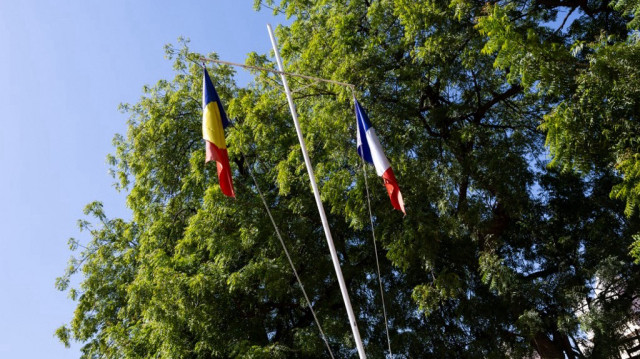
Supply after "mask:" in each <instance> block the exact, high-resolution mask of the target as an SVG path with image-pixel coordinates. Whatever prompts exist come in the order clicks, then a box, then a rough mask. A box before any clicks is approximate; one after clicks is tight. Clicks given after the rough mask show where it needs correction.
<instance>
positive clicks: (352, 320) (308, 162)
mask: <svg viewBox="0 0 640 359" xmlns="http://www.w3.org/2000/svg"><path fill="white" fill-rule="evenodd" d="M267 30H269V37H270V38H271V45H272V46H273V52H274V53H275V55H276V61H277V62H278V68H279V69H280V71H281V72H282V73H281V74H280V76H281V77H282V85H283V86H284V92H285V93H286V94H287V101H288V102H289V110H291V117H293V124H294V125H295V127H296V133H297V134H298V140H299V141H300V149H301V150H302V155H303V156H304V163H305V165H306V167H307V172H308V173H309V180H310V181H311V187H312V188H313V195H314V197H315V199H316V205H317V206H318V212H320V218H321V219H322V227H323V228H324V234H325V236H326V237H327V244H328V245H329V252H331V260H332V261H333V268H334V269H335V271H336V276H337V277H338V284H340V292H341V293H342V299H343V301H344V305H345V307H346V308H347V315H348V316H349V324H351V330H352V331H353V337H354V339H355V342H356V346H357V348H358V354H359V355H360V359H365V358H366V357H367V356H366V354H365V353H364V346H363V345H362V339H360V332H359V331H358V323H357V322H356V316H355V315H354V314H353V309H352V308H351V300H349V292H348V291H347V284H346V283H345V282H344V278H343V277H342V269H340V262H339V260H338V254H337V252H336V248H335V246H334V245H333V239H332V238H331V230H330V229H329V222H328V221H327V215H326V214H325V212H324V206H323V205H322V200H321V199H320V192H319V191H318V184H317V183H316V177H315V175H314V174H313V167H312V166H311V160H310V159H309V154H308V153H307V146H306V145H305V143H304V137H303V136H302V130H301V129H300V123H299V122H298V114H297V112H296V105H295V104H294V103H293V98H292V97H291V91H290V90H289V85H288V84H287V78H286V77H285V75H284V73H283V72H284V67H283V65H282V59H281V58H280V52H279V51H278V44H277V43H276V38H275V36H274V35H273V30H272V29H271V25H270V24H267Z"/></svg>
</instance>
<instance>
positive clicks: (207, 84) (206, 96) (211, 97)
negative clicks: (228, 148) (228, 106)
mask: <svg viewBox="0 0 640 359" xmlns="http://www.w3.org/2000/svg"><path fill="white" fill-rule="evenodd" d="M203 69H204V91H202V108H203V109H204V108H206V107H207V105H208V104H209V102H213V101H215V102H217V103H218V109H219V110H220V117H221V120H222V128H227V126H229V119H228V118H227V114H226V113H225V112H224V107H222V102H220V97H219V96H218V93H217V92H216V88H215V87H213V82H211V78H209V73H208V72H207V69H206V68H204V67H203Z"/></svg>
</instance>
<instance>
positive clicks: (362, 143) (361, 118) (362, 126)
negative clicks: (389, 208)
mask: <svg viewBox="0 0 640 359" xmlns="http://www.w3.org/2000/svg"><path fill="white" fill-rule="evenodd" d="M353 100H354V102H355V108H356V121H357V122H358V126H357V136H358V138H357V142H358V154H359V155H360V157H362V159H363V160H365V161H367V162H369V163H371V164H373V165H374V167H375V168H376V172H377V173H378V176H381V177H382V179H383V180H384V186H385V187H387V192H389V198H390V199H391V205H393V208H395V209H397V210H398V211H402V213H404V214H405V215H406V214H407V213H406V212H405V211H404V200H403V199H402V193H400V187H398V181H396V176H395V175H394V174H393V170H392V169H391V164H389V160H388V159H387V156H385V155H384V152H383V151H382V146H381V145H380V140H378V136H377V135H376V131H375V130H374V129H373V127H372V126H371V122H370V121H369V117H368V116H367V113H366V112H364V109H363V108H362V107H361V106H360V104H359V103H358V100H356V99H355V98H354V99H353Z"/></svg>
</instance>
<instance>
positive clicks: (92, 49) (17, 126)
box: [0, 0, 284, 358]
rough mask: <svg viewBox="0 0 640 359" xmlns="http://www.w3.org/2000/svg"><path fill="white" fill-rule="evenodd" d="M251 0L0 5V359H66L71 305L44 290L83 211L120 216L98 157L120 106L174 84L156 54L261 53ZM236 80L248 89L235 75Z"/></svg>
mask: <svg viewBox="0 0 640 359" xmlns="http://www.w3.org/2000/svg"><path fill="white" fill-rule="evenodd" d="M252 4H253V0H244V1H238V0H236V1H234V0H211V1H174V2H170V1H158V0H156V1H150V0H136V1H134V0H130V1H123V0H114V1H81V0H77V1H64V0H62V1H60V0H59V1H53V0H41V1H35V0H20V1H18V0H16V1H9V0H6V1H0V111H1V115H0V121H1V123H2V127H1V130H0V163H1V164H2V173H1V175H0V358H77V357H78V356H79V346H78V345H75V346H73V347H72V348H71V349H65V348H64V346H63V345H62V344H60V343H59V342H58V341H57V339H56V338H55V337H54V335H53V333H54V331H55V329H56V328H57V327H59V326H60V325H62V324H64V323H66V322H67V321H68V320H69V319H70V318H71V315H72V311H73V309H74V303H73V302H72V301H71V300H70V299H68V298H67V295H66V293H62V292H58V291H57V290H56V289H55V288H54V281H55V278H56V277H57V276H59V275H61V274H62V273H63V271H64V268H65V267H66V263H67V260H68V259H69V256H70V254H71V253H70V251H69V250H68V247H67V240H68V238H69V237H76V238H79V239H81V240H82V239H84V240H86V236H84V235H83V234H81V233H79V231H78V229H77V227H76V221H77V220H78V219H79V218H83V215H82V209H83V207H84V206H85V205H86V204H87V203H88V202H90V201H93V200H100V201H102V202H103V203H104V206H105V210H106V212H107V215H109V216H110V217H116V216H124V217H127V216H128V211H127V209H126V208H125V205H124V203H125V200H124V195H122V194H119V193H117V192H116V191H115V190H114V189H113V186H112V183H113V179H112V178H111V177H110V176H109V175H108V173H107V171H108V166H107V165H106V163H105V157H106V155H107V154H108V153H110V152H111V151H112V147H111V139H112V138H113V135H114V134H115V133H124V132H125V131H126V126H125V122H126V120H127V118H126V116H125V115H123V114H121V113H119V112H118V110H117V107H118V104H119V103H121V102H130V103H133V102H136V101H137V99H138V98H139V97H140V94H141V89H142V87H143V85H145V84H153V83H155V82H156V81H157V80H159V79H163V78H166V79H169V78H172V77H173V72H172V70H171V63H170V62H169V61H167V60H166V59H164V52H163V46H164V45H165V44H167V43H174V44H175V43H176V42H177V41H176V39H177V38H178V37H179V36H184V37H187V38H190V39H191V44H190V47H191V48H192V49H193V50H194V51H198V52H203V53H207V52H217V53H218V54H219V55H220V58H221V59H224V60H228V61H234V62H243V61H244V58H245V56H246V54H247V53H249V52H251V51H257V52H260V53H266V52H267V51H269V50H270V42H269V37H268V34H267V31H266V26H265V24H266V23H267V22H270V23H272V24H273V25H274V26H275V25H277V24H278V23H279V22H281V21H284V20H283V19H282V18H274V17H273V16H272V14H271V10H269V9H263V10H262V11H261V12H259V13H256V12H255V11H253V9H252ZM237 78H238V80H239V82H240V83H246V82H248V81H249V80H250V77H249V75H248V74H247V73H246V72H244V70H238V76H237Z"/></svg>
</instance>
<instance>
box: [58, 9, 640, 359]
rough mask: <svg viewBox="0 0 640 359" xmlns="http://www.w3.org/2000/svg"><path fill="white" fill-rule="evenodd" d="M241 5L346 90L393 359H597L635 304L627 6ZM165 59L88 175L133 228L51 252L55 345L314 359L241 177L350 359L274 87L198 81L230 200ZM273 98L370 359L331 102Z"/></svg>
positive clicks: (356, 234)
mask: <svg viewBox="0 0 640 359" xmlns="http://www.w3.org/2000/svg"><path fill="white" fill-rule="evenodd" d="M256 6H257V7H261V6H268V7H270V8H273V9H274V11H276V12H283V13H285V14H286V15H287V16H289V17H291V18H292V20H293V21H292V23H291V25H290V26H288V27H280V28H278V31H277V33H278V37H279V39H280V44H281V47H282V55H283V58H284V60H285V65H286V67H287V69H288V70H290V71H292V72H299V73H305V74H312V75H315V76H320V77H325V78H332V79H335V80H339V81H346V82H350V83H353V84H355V85H356V89H357V91H356V92H357V96H358V98H359V99H360V101H361V102H362V103H363V105H364V106H365V107H366V108H367V110H368V112H369V115H370V117H371V119H372V122H373V124H374V126H375V127H376V131H377V132H378V134H379V136H380V138H381V139H382V142H383V145H384V147H385V150H386V151H387V154H388V157H389V158H390V161H391V163H392V165H393V168H394V171H395V173H396V175H397V177H398V180H399V183H400V186H401V189H402V192H403V195H404V198H405V202H406V208H407V216H406V217H404V218H403V217H402V215H401V214H400V213H399V212H398V211H394V210H393V209H392V208H391V205H390V204H389V200H388V198H387V195H386V191H385V190H384V189H383V187H382V185H381V184H380V179H379V177H377V176H375V173H373V171H372V170H369V171H368V173H367V175H368V179H369V183H370V184H371V187H372V188H371V192H372V205H373V209H374V216H375V221H376V231H377V234H378V239H379V241H380V247H382V248H383V260H382V263H381V264H382V276H383V278H382V279H383V282H384V286H385V291H386V295H385V297H386V298H387V299H388V305H389V308H388V312H389V317H390V320H389V324H390V331H391V340H392V348H393V351H394V354H396V355H397V356H398V357H407V358H409V357H410V358H460V357H464V358H521V357H524V356H529V355H531V354H533V353H534V352H535V353H537V354H538V355H539V356H541V357H543V358H559V357H568V358H586V357H594V358H604V357H613V356H615V355H616V353H617V352H618V351H619V348H620V347H621V346H622V345H623V344H624V338H623V336H622V330H623V325H624V324H625V323H626V322H627V321H628V320H629V319H630V318H631V317H632V315H633V314H634V309H633V305H634V301H635V302H636V303H637V300H638V299H637V298H638V295H639V294H640V272H639V271H638V266H637V265H636V264H634V262H633V258H632V257H631V255H630V254H629V248H630V246H631V245H632V244H633V243H634V237H633V235H634V233H638V232H639V231H640V228H639V227H640V223H639V222H638V220H637V217H635V216H628V214H630V213H631V210H630V208H633V207H634V205H635V204H634V203H635V202H634V201H635V199H634V195H635V194H634V193H635V192H634V191H636V190H635V186H636V180H635V179H634V178H635V177H634V176H637V177H639V178H640V174H634V173H635V172H634V171H637V170H635V167H637V165H636V164H635V162H634V161H635V159H636V158H640V157H637V156H640V155H637V154H636V153H637V152H638V151H637V150H636V147H635V146H636V145H635V139H636V138H637V137H636V136H637V133H638V132H637V130H636V128H635V126H636V125H635V123H634V119H636V118H635V117H634V116H636V117H637V115H636V114H637V111H636V112H634V109H635V110H637V109H638V101H637V99H638V97H637V95H638V91H639V90H638V89H640V86H637V84H636V85H634V83H635V82H637V81H639V80H638V76H637V71H638V68H640V67H638V66H637V65H638V63H637V62H638V58H640V57H638V56H636V55H637V52H638V50H637V46H638V45H637V43H638V42H637V37H636V35H634V31H633V29H635V28H637V27H638V25H637V18H636V15H637V14H638V9H639V7H638V3H637V2H633V1H629V2H625V1H617V2H614V3H611V4H610V3H608V2H603V3H600V2H596V1H582V0H534V1H522V2H520V1H517V2H504V3H503V2H493V3H486V2H479V1H477V2H476V1H465V0H455V1H450V2H447V1H428V2H422V1H420V2H416V1H410V0H396V1H389V0H378V1H373V0H372V1H368V0H352V1H348V2H330V1H307V0H305V1H301V0H288V1H282V2H280V3H279V4H275V3H274V2H273V1H269V0H267V1H264V2H263V1H256ZM167 54H168V56H169V58H171V59H173V61H174V66H175V70H176V76H175V78H174V79H173V80H171V81H164V80H163V81H159V82H158V83H157V84H156V85H155V86H153V87H148V88H145V89H144V94H143V96H142V98H141V99H140V101H139V102H138V103H136V104H132V105H125V106H123V110H124V111H125V112H127V113H128V114H129V115H130V120H129V130H128V133H127V134H126V136H116V137H115V140H114V146H115V154H114V155H113V156H110V158H109V161H110V164H111V165H112V168H113V174H114V176H115V177H116V178H117V179H118V184H119V185H118V186H119V189H120V190H122V191H126V193H127V194H128V197H127V198H128V202H127V203H128V206H129V208H130V209H131V210H132V213H133V215H132V218H131V220H122V219H109V218H107V216H106V215H105V214H104V213H103V211H102V208H101V205H100V204H99V203H92V204H90V205H89V206H88V207H87V209H86V213H87V214H88V215H92V216H93V217H94V218H95V220H94V222H95V223H94V224H91V223H89V222H86V221H82V222H81V229H83V230H87V231H89V234H90V237H91V241H90V242H89V243H87V244H84V245H82V247H80V244H79V243H78V242H77V241H75V240H72V241H71V242H70V244H71V247H72V248H71V249H72V250H75V251H78V252H79V253H78V255H77V259H72V260H71V262H70V265H69V268H68V270H67V272H66V273H65V275H64V276H63V277H61V278H60V279H59V280H58V282H57V285H58V287H59V288H60V289H61V290H69V293H70V296H71V297H72V299H74V300H76V301H77V303H78V305H77V309H76V312H75V314H74V317H73V319H72V320H71V322H70V323H69V324H68V325H65V326H63V327H61V328H60V329H59V330H58V332H57V334H58V337H59V338H60V339H61V340H62V341H63V342H65V343H67V344H68V343H69V342H70V341H71V340H76V341H80V342H82V343H83V347H82V350H83V354H84V357H86V358H98V357H100V358H102V357H105V358H122V357H126V358H151V357H153V358H228V357H249V358H261V357H264V358H272V357H293V358H295V357H298V358H309V357H327V356H328V353H327V351H326V349H325V347H324V344H323V342H322V339H321V338H320V335H319V333H318V331H317V328H316V327H315V324H314V322H313V318H312V316H311V313H310V311H309V310H308V308H307V307H306V303H305V301H304V299H303V297H302V293H301V291H300V288H299V287H298V285H297V283H296V282H295V278H294V277H293V274H292V273H291V270H290V268H289V265H288V263H287V261H286V258H285V256H284V253H283V252H282V249H281V247H280V245H279V242H278V241H277V239H276V237H275V236H274V231H273V228H272V227H271V224H270V222H269V219H268V217H267V216H266V213H265V212H264V209H263V208H262V203H261V201H260V199H259V197H258V195H257V191H256V188H255V186H254V184H253V182H252V180H251V177H250V176H249V173H248V171H249V170H251V171H252V172H253V173H255V175H256V178H257V180H258V182H259V185H260V187H261V189H262V191H263V192H264V193H265V194H266V200H267V201H268V203H269V204H270V206H271V209H272V211H273V214H274V217H275V220H276V222H277V223H278V225H279V226H280V230H281V231H282V233H283V234H284V237H285V241H286V243H287V246H288V248H289V250H290V252H291V253H292V257H293V260H294V262H295V263H296V266H297V267H298V270H299V272H300V274H301V277H302V280H303V283H304V284H305V287H306V289H307V291H308V292H309V293H310V297H311V300H312V302H313V305H314V308H315V309H316V311H317V313H318V316H319V319H320V322H321V324H322V325H323V327H324V329H325V332H326V333H327V335H328V338H329V342H330V345H331V347H332V348H333V351H334V353H335V354H336V356H338V357H354V356H355V355H356V353H355V344H354V343H353V340H352V339H351V335H350V329H349V326H348V324H347V318H346V313H345V311H344V306H343V304H342V301H341V296H340V293H339V287H338V284H337V281H336V279H335V276H334V274H333V268H332V265H331V261H330V258H329V255H328V250H327V248H326V244H325V240H324V237H323V233H322V229H321V224H320V220H319V217H318V214H317V211H316V208H315V203H314V200H313V196H312V194H311V191H310V187H309V183H308V177H307V175H306V171H305V169H304V163H303V160H302V156H301V154H300V148H299V145H298V143H297V140H296V137H295V131H294V129H293V125H292V122H291V120H290V116H289V113H288V108H287V105H286V100H285V98H284V95H283V91H282V88H281V84H280V83H279V78H278V77H277V76H275V75H273V74H267V73H255V76H256V78H255V82H254V83H252V84H251V85H250V86H249V87H248V88H238V87H237V86H236V84H235V83H234V81H233V74H234V72H233V70H232V69H231V68H229V67H227V66H216V67H214V68H213V69H212V70H211V71H210V74H211V75H212V76H213V82H214V84H215V85H216V88H217V90H218V92H219V93H220V96H221V98H222V101H223V103H224V104H226V105H227V110H228V114H229V115H230V117H231V118H232V119H233V120H232V122H233V126H232V127H230V128H228V129H227V133H226V137H227V143H228V145H229V155H230V158H231V160H232V168H233V172H234V184H235V187H236V193H237V199H236V200H232V199H229V198H226V197H225V196H224V195H223V194H222V193H221V192H220V190H219V188H218V185H217V177H216V170H215V166H213V165H211V164H209V165H205V164H204V149H203V144H202V140H201V132H200V131H201V129H200V126H201V122H200V121H201V119H200V118H201V109H200V106H201V103H200V101H201V100H200V97H201V86H202V84H201V83H202V81H201V78H202V74H201V69H200V67H199V65H198V63H197V59H198V58H199V55H198V54H193V53H191V52H189V49H188V47H187V44H186V43H183V44H182V45H181V47H179V48H174V47H171V46H169V47H168V48H167ZM209 56H212V57H215V54H210V55H209ZM247 62H248V63H251V64H254V65H260V66H265V67H273V66H274V65H273V63H272V62H270V61H269V59H268V57H266V56H264V55H259V54H251V55H250V56H249V58H248V59H247ZM291 81H292V87H293V88H294V91H295V95H294V97H295V98H296V104H297V106H298V111H299V114H300V119H301V123H302V127H303V132H304V133H305V137H306V141H307V145H308V147H309V150H310V153H311V157H312V162H313V163H314V166H315V169H316V175H317V177H318V179H319V182H320V183H319V185H320V190H321V193H322V198H323V201H324V203H325V206H326V208H327V212H328V214H329V222H330V225H331V228H332V232H333V235H334V240H335V242H336V246H337V248H338V251H339V253H340V258H341V261H342V268H343V272H344V275H345V278H346V281H347V284H348V286H349V288H350V294H351V299H352V303H353V304H354V307H355V308H354V309H355V311H356V313H357V316H358V321H359V326H360V331H361V334H362V336H363V338H364V339H365V346H366V349H367V353H368V354H369V356H370V357H372V358H378V357H384V354H385V351H386V350H385V344H386V338H385V334H384V323H383V322H382V315H381V303H380V297H379V294H378V292H377V278H376V275H375V262H374V255H373V248H372V245H371V242H370V241H371V239H370V235H371V234H370V226H369V222H368V212H367V208H366V197H365V188H364V178H363V172H362V169H361V161H360V160H359V158H358V157H357V154H356V151H355V139H354V137H355V136H354V135H355V120H354V115H353V109H352V104H351V101H352V100H351V99H352V94H351V92H350V90H349V89H346V88H342V87H338V86H334V85H327V84H322V83H313V82H309V81H306V80H299V79H292V80H291ZM634 81H635V82H634ZM540 125H542V128H543V129H544V130H545V131H546V133H545V132H542V131H541V130H540V129H539V128H540ZM545 136H546V143H547V144H548V145H549V147H550V149H551V154H552V155H553V161H552V164H554V165H555V166H547V164H548V163H547V161H546V154H547V151H546V147H545ZM625 161H626V162H625ZM568 169H578V171H568ZM638 173H640V172H638ZM612 189H614V192H613V193H614V197H620V198H624V199H626V200H627V204H626V206H625V203H624V201H620V200H619V199H617V198H611V196H610V193H611V190H612ZM638 192H639V193H640V190H638ZM625 208H626V214H627V215H625ZM76 273H78V274H80V275H81V279H80V282H79V285H78V288H70V286H69V283H70V280H71V278H72V276H73V275H74V274H76Z"/></svg>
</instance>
